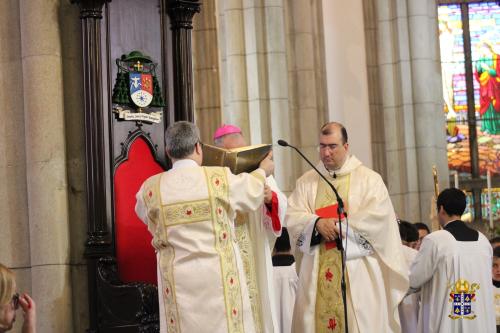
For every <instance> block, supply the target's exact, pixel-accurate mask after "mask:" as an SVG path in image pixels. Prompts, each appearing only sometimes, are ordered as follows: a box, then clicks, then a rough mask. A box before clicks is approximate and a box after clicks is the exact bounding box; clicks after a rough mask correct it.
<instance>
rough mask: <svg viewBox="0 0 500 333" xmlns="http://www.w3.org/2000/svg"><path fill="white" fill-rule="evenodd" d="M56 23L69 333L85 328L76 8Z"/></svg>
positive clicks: (68, 7) (64, 5) (66, 7)
mask: <svg viewBox="0 0 500 333" xmlns="http://www.w3.org/2000/svg"><path fill="white" fill-rule="evenodd" d="M59 12H60V15H59V17H60V19H59V24H60V27H61V43H62V45H64V47H63V48H62V49H61V57H62V60H63V83H64V87H63V89H64V90H63V92H64V118H65V138H66V159H67V178H68V180H67V181H68V209H69V216H70V240H71V242H70V246H71V249H70V252H71V254H70V263H71V265H70V269H71V290H72V304H73V332H85V330H86V329H87V328H88V327H89V303H88V279H87V262H86V260H85V257H84V250H85V242H86V240H87V230H88V229H87V226H88V222H87V206H86V205H87V200H86V199H87V197H86V194H87V191H86V188H85V186H86V183H85V179H86V178H85V176H86V174H85V135H84V134H85V133H84V131H85V127H84V124H85V110H84V105H85V103H84V92H83V89H82V85H81V82H82V81H83V72H82V68H83V63H82V62H83V57H82V39H81V36H82V31H81V23H80V20H79V19H78V17H79V16H80V15H79V14H80V12H79V10H78V7H77V6H74V5H72V4H71V3H69V2H67V1H62V2H61V7H60V11H59Z"/></svg>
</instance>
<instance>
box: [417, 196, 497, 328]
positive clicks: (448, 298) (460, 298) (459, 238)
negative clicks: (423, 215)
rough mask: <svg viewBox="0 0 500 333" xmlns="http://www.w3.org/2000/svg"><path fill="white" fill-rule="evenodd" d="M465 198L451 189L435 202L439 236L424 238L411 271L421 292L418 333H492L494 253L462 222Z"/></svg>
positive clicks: (431, 235) (493, 315) (433, 234)
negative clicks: (439, 228) (492, 262)
mask: <svg viewBox="0 0 500 333" xmlns="http://www.w3.org/2000/svg"><path fill="white" fill-rule="evenodd" d="M465 206H466V200H465V194H464V193H463V192H462V191H460V190H458V189H455V188H449V189H446V190H444V191H442V192H441V193H440V194H439V196H438V198H437V209H438V220H439V224H440V225H441V227H442V228H443V230H439V231H435V232H433V233H431V234H430V235H428V236H427V237H425V238H424V240H423V242H422V246H421V248H420V251H419V252H418V254H417V256H416V258H415V261H414V262H413V264H412V266H411V269H410V287H411V288H412V289H413V290H416V289H419V288H421V297H422V298H421V299H422V303H421V308H420V312H419V320H418V332H421V333H427V332H436V333H437V332H482V333H483V332H484V333H494V332H495V314H494V311H493V310H494V307H493V286H492V283H491V281H492V280H491V260H492V249H491V246H490V244H489V242H488V239H487V238H486V237H485V236H484V235H483V234H481V233H480V232H478V231H476V230H474V229H471V228H470V227H468V226H467V225H466V224H465V223H464V222H463V221H461V220H460V217H461V216H462V214H463V212H464V210H465Z"/></svg>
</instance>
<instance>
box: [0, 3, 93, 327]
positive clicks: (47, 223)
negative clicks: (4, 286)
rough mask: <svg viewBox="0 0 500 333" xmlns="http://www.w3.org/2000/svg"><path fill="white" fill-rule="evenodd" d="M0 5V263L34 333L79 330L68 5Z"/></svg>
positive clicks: (75, 107) (77, 152) (74, 32)
mask: <svg viewBox="0 0 500 333" xmlns="http://www.w3.org/2000/svg"><path fill="white" fill-rule="evenodd" d="M0 10H1V12H2V13H3V15H2V19H3V24H2V25H0V42H1V47H0V50H1V51H0V52H1V57H0V59H1V60H0V61H1V62H2V66H0V80H1V81H2V84H3V87H4V89H2V90H1V92H0V95H1V96H0V103H2V104H3V105H2V106H1V107H0V108H1V110H2V112H1V114H0V155H1V156H2V158H0V177H1V178H2V179H3V180H4V183H3V186H1V187H0V197H1V198H2V200H0V202H1V204H0V205H1V206H0V211H1V212H2V214H0V226H1V229H2V237H1V242H0V253H1V256H0V262H2V263H3V264H5V265H7V266H9V267H11V268H12V269H13V270H14V271H15V273H16V276H17V280H18V290H19V291H20V292H28V293H30V294H32V296H33V298H34V299H35V302H36V303H37V310H38V311H37V312H38V332H42V333H43V332H83V331H84V329H85V328H86V327H88V323H87V319H86V318H87V312H88V310H87V302H86V297H87V290H86V280H87V279H86V271H85V265H84V263H83V244H84V239H85V238H84V233H85V227H86V223H85V214H84V208H83V207H84V197H83V195H82V192H83V188H84V185H83V184H84V176H83V174H84V173H83V172H84V169H83V168H84V166H83V149H84V148H83V139H82V138H83V136H82V133H83V122H82V115H83V110H82V105H83V103H82V98H81V86H80V85H79V82H81V71H82V67H81V59H80V58H81V51H80V48H81V46H80V45H81V42H80V38H79V36H80V23H79V20H78V16H79V12H78V8H76V7H75V6H72V5H71V4H70V3H69V2H68V1H60V0H50V1H42V0H37V1H32V0H21V1H18V0H6V1H2V2H1V3H0ZM75 37H76V38H75ZM73 285H76V286H78V288H73V287H72V286H73ZM21 317H22V316H21V314H19V320H18V321H17V323H16V328H15V330H14V331H18V330H19V327H20V324H21V323H22V319H21Z"/></svg>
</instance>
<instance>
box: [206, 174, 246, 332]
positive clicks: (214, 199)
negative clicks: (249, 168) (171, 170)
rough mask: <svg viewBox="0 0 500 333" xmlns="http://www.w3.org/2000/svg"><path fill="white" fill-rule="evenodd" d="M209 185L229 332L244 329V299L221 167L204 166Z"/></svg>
mask: <svg viewBox="0 0 500 333" xmlns="http://www.w3.org/2000/svg"><path fill="white" fill-rule="evenodd" d="M203 169H204V171H205V177H206V180H207V185H208V192H209V196H210V205H211V209H212V224H213V227H214V232H215V249H216V251H217V252H218V253H219V257H220V265H221V273H222V286H223V288H224V300H225V303H226V319H227V325H228V332H231V333H237V332H238V333H239V332H244V326H243V299H242V296H241V287H240V279H239V273H238V266H237V264H236V257H235V253H234V249H233V246H232V236H231V228H230V225H229V219H228V217H227V210H228V209H229V207H228V200H229V194H228V193H229V186H228V182H227V178H226V172H225V171H224V169H222V168H203Z"/></svg>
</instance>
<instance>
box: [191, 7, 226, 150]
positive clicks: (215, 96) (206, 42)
mask: <svg viewBox="0 0 500 333" xmlns="http://www.w3.org/2000/svg"><path fill="white" fill-rule="evenodd" d="M216 7H217V1H216V0H205V1H203V10H202V11H201V13H200V14H199V15H198V16H197V17H196V20H194V22H193V27H194V28H193V71H194V73H193V86H194V109H195V120H196V124H197V125H198V127H199V128H200V134H201V138H202V140H203V142H206V143H211V142H212V138H213V133H214V132H215V130H216V129H217V128H218V127H219V126H220V125H221V84H220V66H219V41H218V39H217V10H216Z"/></svg>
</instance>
